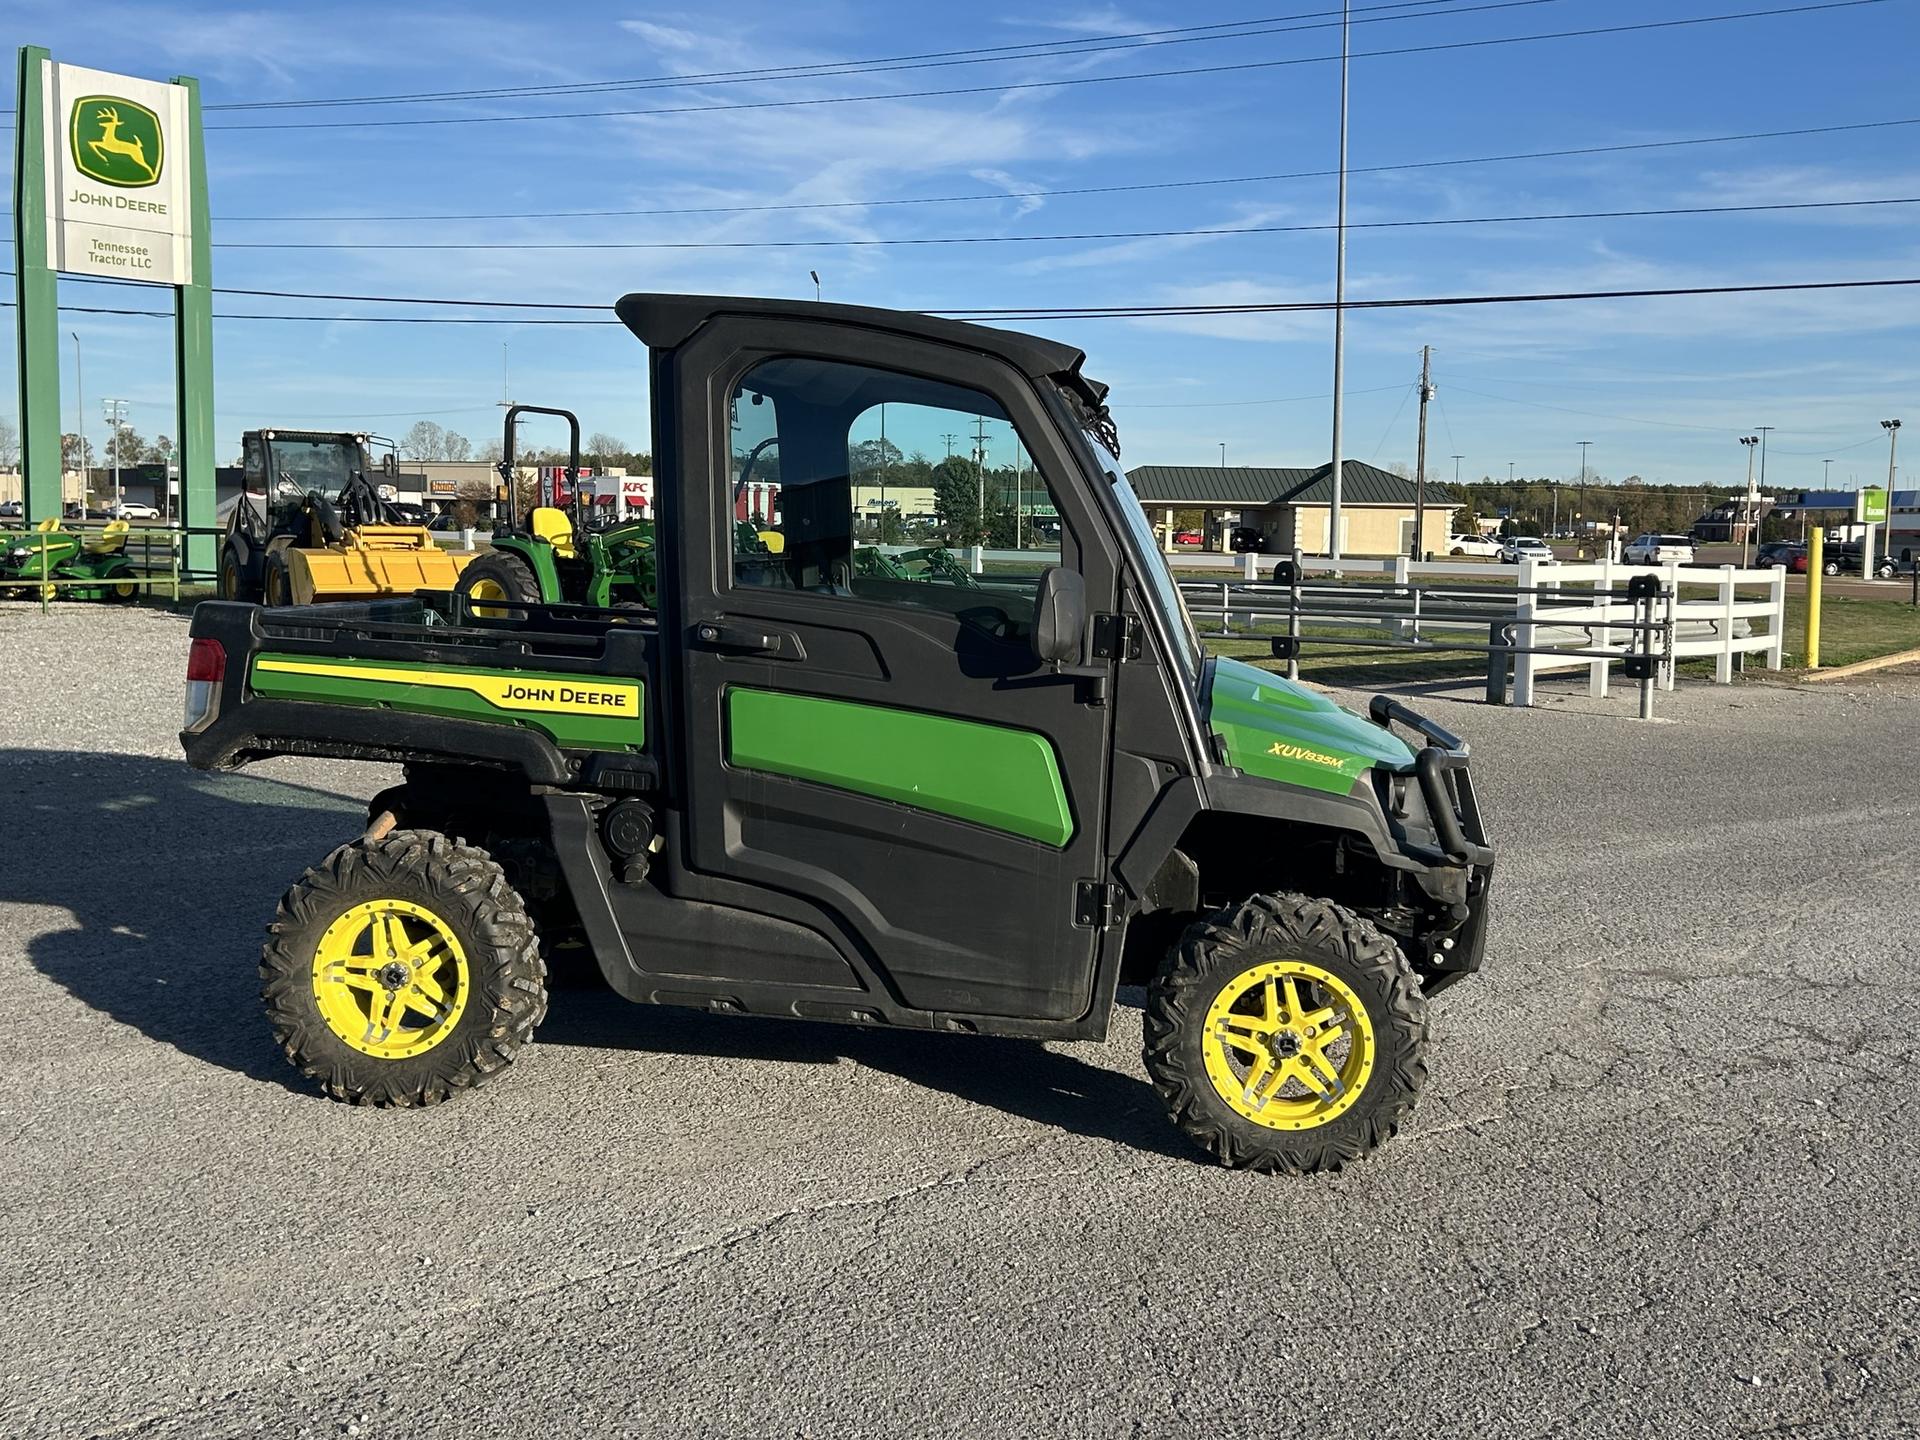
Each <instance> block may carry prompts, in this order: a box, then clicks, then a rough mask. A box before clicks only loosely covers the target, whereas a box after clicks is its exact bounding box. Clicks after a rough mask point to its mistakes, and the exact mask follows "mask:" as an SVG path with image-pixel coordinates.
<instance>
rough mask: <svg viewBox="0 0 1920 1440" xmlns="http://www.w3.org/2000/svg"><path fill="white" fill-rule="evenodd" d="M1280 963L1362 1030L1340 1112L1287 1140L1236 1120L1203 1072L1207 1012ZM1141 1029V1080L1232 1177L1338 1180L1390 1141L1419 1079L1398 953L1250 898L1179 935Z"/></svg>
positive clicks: (1371, 935) (1269, 899)
mask: <svg viewBox="0 0 1920 1440" xmlns="http://www.w3.org/2000/svg"><path fill="white" fill-rule="evenodd" d="M1283 961H1284V962H1304V965H1305V966H1306V967H1308V968H1310V969H1315V970H1318V971H1320V972H1323V973H1324V974H1325V975H1327V976H1330V977H1332V979H1334V980H1336V981H1338V982H1339V984H1340V985H1342V986H1344V987H1345V988H1346V989H1347V991H1348V992H1349V993H1350V994H1351V995H1352V996H1353V997H1355V998H1357V1000H1358V1002H1359V1004H1360V1006H1361V1007H1363V1008H1364V1011H1365V1017H1366V1021H1367V1024H1368V1026H1369V1027H1370V1030H1371V1036H1370V1045H1371V1057H1370V1066H1369V1068H1367V1069H1366V1070H1365V1071H1364V1074H1363V1078H1362V1079H1361V1080H1360V1081H1359V1083H1358V1084H1357V1085H1356V1086H1354V1087H1352V1088H1353V1095H1352V1098H1350V1099H1343V1100H1342V1103H1343V1104H1344V1105H1345V1108H1344V1109H1342V1110H1339V1111H1338V1112H1337V1113H1335V1114H1332V1115H1331V1117H1330V1118H1327V1119H1325V1120H1324V1121H1313V1122H1309V1123H1308V1124H1306V1125H1304V1126H1301V1127H1298V1128H1273V1124H1270V1123H1266V1122H1263V1121H1261V1120H1256V1119H1253V1118H1250V1117H1249V1116H1248V1115H1246V1114H1243V1113H1241V1111H1240V1110H1239V1109H1236V1108H1235V1106H1234V1104H1233V1103H1230V1101H1229V1099H1228V1097H1227V1095H1226V1094H1225V1093H1224V1092H1223V1090H1222V1088H1221V1086H1220V1085H1219V1084H1218V1083H1216V1081H1215V1078H1214V1076H1213V1074H1211V1073H1210V1072H1209V1067H1208V1057H1207V1051H1206V1048H1205V1047H1206V1046H1207V1044H1209V1043H1218V1042H1217V1041H1213V1040H1211V1039H1210V1037H1209V1036H1208V1034H1207V1033H1206V1032H1207V1025H1208V1014H1209V1010H1210V1009H1211V1008H1212V1007H1213V1006H1214V1004H1215V1002H1216V1000H1217V999H1218V998H1219V997H1221V996H1222V995H1223V994H1225V993H1226V992H1227V991H1228V989H1229V988H1230V987H1231V986H1233V985H1235V984H1236V983H1238V982H1239V981H1241V980H1242V979H1243V978H1244V977H1246V976H1247V975H1248V974H1249V973H1250V972H1252V971H1254V970H1256V969H1259V968H1260V967H1264V966H1272V965H1274V964H1275V963H1276V962H1283ZM1324 993H1325V994H1327V995H1331V994H1332V992H1331V991H1326V992H1324ZM1143 1026H1144V1032H1145V1039H1146V1065H1147V1071H1148V1073H1149V1074H1150V1075H1151V1076H1152V1078H1153V1084H1154V1088H1155V1089H1157V1090H1158V1091H1159V1092H1160V1095H1161V1098H1162V1099H1163V1100H1165V1101H1166V1104H1167V1109H1168V1111H1169V1113H1170V1114H1171V1115H1172V1117H1173V1121H1174V1123H1175V1124H1176V1125H1178V1126H1179V1127H1180V1129H1181V1130H1183V1131H1184V1132H1186V1134H1187V1135H1188V1136H1190V1137H1191V1138H1192V1139H1193V1140H1195V1141H1196V1142H1198V1144H1199V1145H1200V1146H1201V1147H1202V1148H1203V1149H1205V1150H1206V1151H1208V1152H1209V1153H1210V1154H1212V1155H1213V1156H1214V1157H1215V1158H1216V1159H1217V1160H1219V1161H1220V1163H1221V1164H1223V1165H1229V1166H1233V1167H1236V1168H1240V1169H1248V1170H1260V1171H1268V1172H1273V1171H1278V1172H1282V1173H1285V1174H1305V1173H1312V1172H1317V1171H1334V1170H1339V1169H1340V1168H1341V1167H1342V1166H1343V1165H1346V1164H1347V1163H1348V1162H1350V1161H1354V1160H1358V1159H1360V1158H1362V1157H1363V1156H1365V1155H1367V1154H1368V1153H1369V1152H1370V1151H1372V1150H1373V1149H1374V1148H1375V1147H1377V1146H1379V1145H1380V1144H1382V1143H1383V1142H1384V1141H1386V1140H1389V1139H1391V1138H1392V1137H1393V1136H1394V1135H1395V1134H1396V1133H1397V1132H1398V1131H1399V1129H1400V1126H1401V1125H1402V1124H1403V1123H1404V1122H1405V1121H1406V1119H1407V1117H1408V1115H1409V1114H1411V1113H1412V1110H1413V1106H1414V1101H1415V1098H1416V1097H1417V1095H1418V1094H1419V1091H1420V1087H1421V1086H1422V1085H1423V1084H1425V1083H1426V1078H1427V1044H1428V1034H1427V1007H1426V999H1425V997H1424V996H1423V995H1422V994H1421V991H1420V984H1419V980H1418V978H1417V977H1416V976H1415V975H1414V973H1413V969H1412V967H1411V966H1410V965H1408V963H1407V960H1406V957H1405V956H1404V955H1403V954H1402V953H1401V951H1400V947H1399V946H1398V945H1396V944H1395V943H1394V942H1393V940H1392V939H1391V938H1390V937H1388V936H1387V935H1385V934H1384V933H1382V932H1381V931H1380V930H1379V929H1378V928H1377V927H1376V926H1375V925H1374V924H1373V923H1372V922H1371V921H1369V920H1366V919H1364V918H1363V917H1361V916H1359V915H1357V914H1355V913H1354V912H1353V911H1351V910H1348V909H1346V908H1345V907H1343V906H1340V905H1336V904H1333V903H1332V902H1331V901H1327V900H1319V899H1314V898H1312V897H1310V896H1306V895H1295V894H1274V895H1256V896H1254V897H1253V898H1252V899H1250V900H1247V901H1244V902H1242V903H1241V904H1239V905H1235V906H1231V907H1229V908H1227V909H1224V910H1221V911H1218V912H1216V913H1215V914H1213V915H1210V916H1208V917H1207V918H1205V919H1203V920H1200V921H1197V922H1196V923H1195V924H1193V925H1191V926H1190V927H1188V929H1187V932H1186V934H1185V935H1184V936H1182V937H1181V939H1180V942H1179V943H1178V944H1177V945H1175V946H1174V948H1173V949H1172V951H1170V952H1169V954H1168V955H1167V958H1166V960H1165V961H1164V962H1163V963H1162V965H1161V967H1160V972H1159V974H1158V975H1156V976H1155V977H1154V980H1153V983H1152V985H1151V986H1150V987H1149V988H1148V992H1147V1007H1146V1014H1145V1017H1144V1020H1143ZM1354 1033H1355V1034H1356V1035H1357V1034H1358V1033H1360V1031H1359V1027H1358V1026H1357V1025H1356V1027H1355V1031H1354ZM1354 1043H1356V1042H1355V1041H1353V1040H1349V1041H1348V1045H1349V1049H1348V1051H1347V1053H1348V1054H1349V1055H1350V1054H1351V1053H1352V1051H1351V1046H1352V1044H1354ZM1222 1053H1223V1054H1224V1053H1233V1052H1231V1051H1230V1050H1223V1052H1222ZM1216 1068H1217V1067H1216ZM1273 1073H1279V1071H1278V1070H1277V1069H1276V1071H1275V1072H1273ZM1342 1073H1343V1075H1344V1073H1345V1072H1344V1071H1343V1072H1342ZM1289 1088H1293V1087H1292V1082H1289ZM1303 1093H1304V1091H1303ZM1341 1094H1342V1096H1343V1097H1344V1095H1345V1091H1344V1090H1343V1091H1342V1092H1341ZM1274 1123H1275V1124H1277V1123H1278V1122H1277V1120H1276V1121H1275V1122H1274Z"/></svg>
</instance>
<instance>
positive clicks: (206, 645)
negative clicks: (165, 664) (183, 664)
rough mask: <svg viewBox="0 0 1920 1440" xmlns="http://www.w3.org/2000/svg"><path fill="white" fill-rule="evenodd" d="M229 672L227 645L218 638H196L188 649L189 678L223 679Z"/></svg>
mask: <svg viewBox="0 0 1920 1440" xmlns="http://www.w3.org/2000/svg"><path fill="white" fill-rule="evenodd" d="M226 674H227V647H226V646H224V645H222V644H221V643H220V642H219V641H218V640H196V641H194V642H193V644H192V645H191V646H189V647H188V649H187V679H189V680H223V679H225V678H226Z"/></svg>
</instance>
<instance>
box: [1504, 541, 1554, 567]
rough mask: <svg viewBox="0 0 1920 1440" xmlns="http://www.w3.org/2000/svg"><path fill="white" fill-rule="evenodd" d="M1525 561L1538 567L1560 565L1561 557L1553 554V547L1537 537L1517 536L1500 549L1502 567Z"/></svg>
mask: <svg viewBox="0 0 1920 1440" xmlns="http://www.w3.org/2000/svg"><path fill="white" fill-rule="evenodd" d="M1523 560H1531V561H1533V562H1534V563H1535V564H1536V565H1558V564H1559V563H1560V557H1559V556H1558V555H1556V554H1554V553H1553V549H1552V547H1551V546H1549V545H1548V544H1547V542H1546V541H1544V540H1542V539H1540V538H1539V537H1538V536H1535V535H1515V536H1514V537H1513V538H1512V539H1510V540H1508V541H1507V543H1506V544H1504V545H1502V546H1501V547H1500V563H1501V564H1502V565H1518V564H1519V563H1520V562H1521V561H1523Z"/></svg>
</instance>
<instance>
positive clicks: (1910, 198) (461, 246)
mask: <svg viewBox="0 0 1920 1440" xmlns="http://www.w3.org/2000/svg"><path fill="white" fill-rule="evenodd" d="M1915 204H1920V196H1914V195H1899V196H1888V197H1885V198H1881V199H1875V200H1796V201H1776V202H1773V203H1769V204H1748V205H1669V206H1662V207H1659V208H1655V209H1645V210H1569V211H1553V212H1539V213H1534V214H1530V215H1459V216H1450V217H1445V218H1440V219H1428V220H1352V221H1348V222H1347V229H1349V230H1413V229H1423V228H1427V227H1434V226H1453V225H1519V224H1531V223H1535V222H1543V221H1554V220H1639V219H1649V218H1656V217H1662V216H1673V215H1748V214H1756V213H1759V212H1763V211H1786V210H1844V209H1858V208H1861V207H1864V206H1870V205H1915ZM1334 228H1335V227H1334V226H1333V225H1331V224H1314V225H1218V226H1195V227H1194V228H1192V229H1188V230H1087V231H1078V232H1073V233H1063V234H1055V235H921V236H892V237H880V238H867V239H819V240H423V241H415V240H402V241H372V242H367V241H359V240H226V241H216V242H215V243H214V249H216V250H355V251H361V250H813V249H819V248H823V247H829V246H830V247H834V248H838V249H866V248H872V247H876V246H898V245H913V246H918V245H1030V244H1037V243H1046V242H1056V241H1083V240H1162V239H1184V238H1186V237H1188V236H1210V235H1301V234H1311V233H1314V232H1317V231H1322V230H1332V229H1334Z"/></svg>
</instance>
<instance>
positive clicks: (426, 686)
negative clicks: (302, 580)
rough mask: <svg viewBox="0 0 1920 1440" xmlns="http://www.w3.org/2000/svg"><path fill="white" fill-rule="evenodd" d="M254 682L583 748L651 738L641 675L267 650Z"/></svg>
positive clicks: (269, 690)
mask: <svg viewBox="0 0 1920 1440" xmlns="http://www.w3.org/2000/svg"><path fill="white" fill-rule="evenodd" d="M248 683H249V684H250V685H251V686H252V687H253V691H254V693H255V694H256V695H265V696H271V697H274V698H277V699H282V700H316V701H319V702H321V703H323V704H328V705H369V706H376V707H385V708H387V709H392V710H406V711H409V712H412V713H415V714H421V715H444V716H447V717H449V718H451V719H455V720H487V721H492V722H494V723H497V724H501V725H524V726H527V727H529V728H531V729H534V730H539V731H541V732H542V733H544V734H545V735H546V736H547V737H548V738H549V739H551V740H552V741H553V742H554V744H556V745H560V746H569V747H573V748H576V749H582V750H638V749H641V748H642V747H643V746H644V745H645V743H646V703H645V701H646V687H645V686H644V685H643V684H642V683H641V682H640V681H638V680H628V679H621V680H603V679H601V678H600V677H598V676H593V675H562V674H550V673H547V672H544V671H539V670H490V669H483V668H481V667H478V666H472V665H417V664H412V663H402V662H393V661H383V660H349V659H345V658H338V659H336V658H333V657H328V658H326V659H318V658H316V657H313V656H309V655H276V654H273V653H271V652H266V653H263V654H261V655H258V656H256V657H255V658H254V662H253V671H252V674H251V675H250V676H249V677H248Z"/></svg>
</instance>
